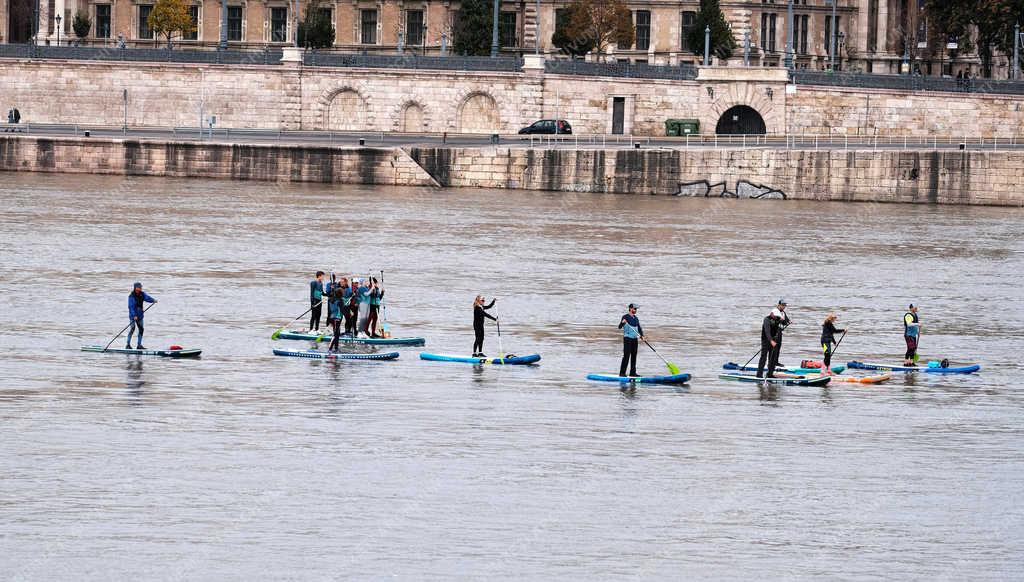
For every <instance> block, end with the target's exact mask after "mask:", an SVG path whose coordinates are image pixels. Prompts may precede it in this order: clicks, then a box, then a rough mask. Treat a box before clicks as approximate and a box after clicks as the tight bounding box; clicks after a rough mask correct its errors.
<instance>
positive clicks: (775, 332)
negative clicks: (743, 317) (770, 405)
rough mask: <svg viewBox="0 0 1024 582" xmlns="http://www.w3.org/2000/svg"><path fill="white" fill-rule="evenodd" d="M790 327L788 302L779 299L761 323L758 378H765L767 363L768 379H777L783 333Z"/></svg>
mask: <svg viewBox="0 0 1024 582" xmlns="http://www.w3.org/2000/svg"><path fill="white" fill-rule="evenodd" d="M787 326H789V316H788V315H786V301H785V300H784V299H779V302H778V303H777V304H776V305H775V309H772V311H771V313H769V314H768V315H767V316H765V318H764V320H763V321H762V322H761V357H760V358H759V359H758V361H757V377H758V378H763V377H765V376H764V367H765V363H767V364H768V378H774V377H775V368H777V367H778V366H779V355H780V354H781V353H782V331H783V330H785V329H786V327H787Z"/></svg>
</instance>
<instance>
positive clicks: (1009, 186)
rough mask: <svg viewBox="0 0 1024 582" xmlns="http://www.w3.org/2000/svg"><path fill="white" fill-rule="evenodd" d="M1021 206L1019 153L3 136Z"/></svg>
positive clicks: (600, 181) (70, 159) (258, 174)
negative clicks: (341, 144) (378, 144)
mask: <svg viewBox="0 0 1024 582" xmlns="http://www.w3.org/2000/svg"><path fill="white" fill-rule="evenodd" d="M3 170H7V171H36V172H67V173H96V174H118V175H143V176H175V177H202V178H225V179H236V180H266V181H286V182H287V181H291V182H321V183H342V184H383V185H409V186H448V187H484V188H507V189H528V190H552V191H572V192H607V193H620V194H661V195H670V196H671V195H675V196H706V197H724V198H728V197H741V198H775V199H777V198H788V199H811V200H847V201H867V202H916V203H940V204H987V205H1001V206H1018V207H1019V206H1024V192H1022V191H1021V190H1020V188H1019V184H1021V183H1024V152H1022V151H1013V150H1009V151H984V152H981V151H956V150H950V151H907V150H900V151H892V150H890V151H853V150H850V151H843V150H833V151H826V150H821V151H813V150H761V149H758V150H739V149H718V150H715V149H706V150H700V149H688V150H684V149H643V150H635V149H630V150H624V149H611V150H602V149H589V150H570V149H530V148H499V147H491V148H437V147H431V148H412V149H410V150H409V151H408V152H407V151H405V150H403V149H401V148H352V147H313V146H287V145H237V144H218V143H194V142H192V143H189V142H158V141H148V140H146V141H140V140H111V139H96V138H57V139H52V138H37V137H25V136H18V137H14V136H11V137H0V171H3Z"/></svg>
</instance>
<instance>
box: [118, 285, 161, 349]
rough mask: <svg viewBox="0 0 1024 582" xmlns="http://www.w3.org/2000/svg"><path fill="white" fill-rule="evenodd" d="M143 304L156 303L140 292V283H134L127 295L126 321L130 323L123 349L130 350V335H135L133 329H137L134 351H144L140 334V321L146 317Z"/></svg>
mask: <svg viewBox="0 0 1024 582" xmlns="http://www.w3.org/2000/svg"><path fill="white" fill-rule="evenodd" d="M144 303H156V299H153V298H152V297H150V296H149V294H148V293H146V292H145V291H143V290H142V283H139V282H136V283H135V285H133V286H132V292H131V293H130V294H129V295H128V320H129V322H130V324H129V326H128V341H127V343H125V345H124V349H126V350H130V349H132V334H134V333H135V328H138V329H139V340H138V343H137V344H135V349H137V350H144V349H146V348H145V346H143V345H142V334H143V332H145V329H144V328H143V326H142V320H143V318H144V317H145V315H146V308H145V307H144V305H143V304H144Z"/></svg>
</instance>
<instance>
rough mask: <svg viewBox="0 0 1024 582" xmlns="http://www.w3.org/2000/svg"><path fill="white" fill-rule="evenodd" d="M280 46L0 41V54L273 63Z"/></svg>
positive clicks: (13, 56) (89, 59)
mask: <svg viewBox="0 0 1024 582" xmlns="http://www.w3.org/2000/svg"><path fill="white" fill-rule="evenodd" d="M281 56H282V52H281V50H280V49H271V48H267V49H265V50H261V51H239V50H224V51H206V50H194V49H166V48H127V47H125V48H117V47H88V46H43V45H33V44H0V57H7V58H23V59H67V60H83V61H137V62H159V63H203V64H230V65H276V64H278V63H280V62H281Z"/></svg>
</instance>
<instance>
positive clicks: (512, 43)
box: [498, 12, 519, 47]
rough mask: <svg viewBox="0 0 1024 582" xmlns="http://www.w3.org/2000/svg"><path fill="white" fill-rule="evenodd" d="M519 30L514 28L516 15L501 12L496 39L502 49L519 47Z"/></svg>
mask: <svg viewBox="0 0 1024 582" xmlns="http://www.w3.org/2000/svg"><path fill="white" fill-rule="evenodd" d="M518 32H519V30H518V29H517V28H516V13H515V12H502V13H501V15H500V16H499V17H498V38H499V39H500V40H501V46H503V47H517V46H519V34H518Z"/></svg>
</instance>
